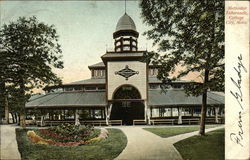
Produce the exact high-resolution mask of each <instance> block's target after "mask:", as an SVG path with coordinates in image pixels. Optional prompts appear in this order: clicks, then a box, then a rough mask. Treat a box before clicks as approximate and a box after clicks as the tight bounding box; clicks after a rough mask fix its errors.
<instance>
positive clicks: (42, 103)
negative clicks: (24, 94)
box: [26, 91, 107, 108]
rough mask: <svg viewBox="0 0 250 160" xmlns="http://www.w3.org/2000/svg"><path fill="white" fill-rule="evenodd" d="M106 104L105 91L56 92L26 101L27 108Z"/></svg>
mask: <svg viewBox="0 0 250 160" xmlns="http://www.w3.org/2000/svg"><path fill="white" fill-rule="evenodd" d="M106 105H107V103H106V93H105V92H101V91H99V92H97V91H87V92H54V93H49V94H46V95H44V96H41V97H40V98H37V99H34V100H30V101H29V102H28V103H26V108H65V107H66V108H67V107H97V106H106Z"/></svg>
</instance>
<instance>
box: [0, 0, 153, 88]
mask: <svg viewBox="0 0 250 160" xmlns="http://www.w3.org/2000/svg"><path fill="white" fill-rule="evenodd" d="M126 3H127V5H126V6H127V7H126V12H127V14H128V15H130V16H131V18H132V19H133V20H134V22H135V24H136V28H137V31H138V32H139V33H140V36H139V39H138V43H139V48H140V47H141V48H143V49H148V50H152V40H147V39H146V37H145V36H143V35H142V33H143V32H144V31H146V30H148V29H149V27H148V26H146V25H145V24H143V22H142V19H141V16H140V8H139V2H138V1H127V2H126ZM0 10H1V19H0V22H1V26H2V24H4V23H5V24H8V23H9V22H10V21H15V20H16V19H17V18H18V17H20V16H25V17H30V16H36V17H37V19H38V20H39V21H40V22H44V23H46V24H49V25H52V24H54V25H55V27H56V30H57V33H58V35H59V43H60V44H61V46H62V54H63V61H64V69H62V70H57V69H56V70H54V71H55V72H56V73H57V74H58V75H59V76H60V77H61V78H62V80H63V83H68V82H73V81H78V80H82V79H87V78H90V71H89V69H88V66H89V65H92V64H95V63H98V62H101V58H100V56H101V55H103V54H105V52H106V48H108V49H110V48H113V43H114V41H113V37H112V36H113V32H114V31H115V27H116V24H117V22H118V20H119V18H120V17H121V16H122V15H123V14H124V13H125V2H124V1H0Z"/></svg>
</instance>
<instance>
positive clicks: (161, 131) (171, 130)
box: [143, 125, 215, 138]
mask: <svg viewBox="0 0 250 160" xmlns="http://www.w3.org/2000/svg"><path fill="white" fill-rule="evenodd" d="M212 127H215V125H207V126H206V128H212ZM199 128H200V126H185V127H184V126H180V127H164V128H143V129H145V130H147V131H149V132H152V133H154V134H156V135H158V136H160V137H162V138H167V137H171V136H176V135H179V134H184V133H189V132H194V131H198V130H199Z"/></svg>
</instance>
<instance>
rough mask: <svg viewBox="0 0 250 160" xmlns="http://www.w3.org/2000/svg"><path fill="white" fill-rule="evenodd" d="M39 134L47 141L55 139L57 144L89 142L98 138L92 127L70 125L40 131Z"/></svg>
mask: <svg viewBox="0 0 250 160" xmlns="http://www.w3.org/2000/svg"><path fill="white" fill-rule="evenodd" d="M37 134H38V135H40V136H42V137H43V138H46V139H53V140H54V141H56V142H79V141H87V140H89V139H91V138H94V137H97V136H98V133H97V132H96V131H94V128H93V127H92V126H76V125H71V124H68V123H66V124H62V125H59V126H56V127H51V128H48V129H40V130H38V131H37Z"/></svg>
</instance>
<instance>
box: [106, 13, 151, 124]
mask: <svg viewBox="0 0 250 160" xmlns="http://www.w3.org/2000/svg"><path fill="white" fill-rule="evenodd" d="M138 37H139V33H138V32H137V30H136V26H135V23H134V21H133V19H132V18H131V17H130V16H129V15H128V14H127V13H125V14H124V15H123V16H122V17H121V18H120V19H119V21H118V23H117V25H116V29H115V32H114V33H113V38H114V50H113V51H107V52H106V54H104V55H103V56H102V60H103V62H104V63H105V66H106V91H107V101H108V104H109V105H108V110H109V112H107V113H108V115H107V117H108V119H109V118H110V119H121V120H123V122H124V124H128V125H129V124H132V123H133V120H134V119H146V109H147V93H148V92H147V88H148V87H147V78H148V76H147V66H148V65H147V63H145V62H142V58H143V55H144V53H145V52H146V51H139V50H138V41H137V39H138Z"/></svg>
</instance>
